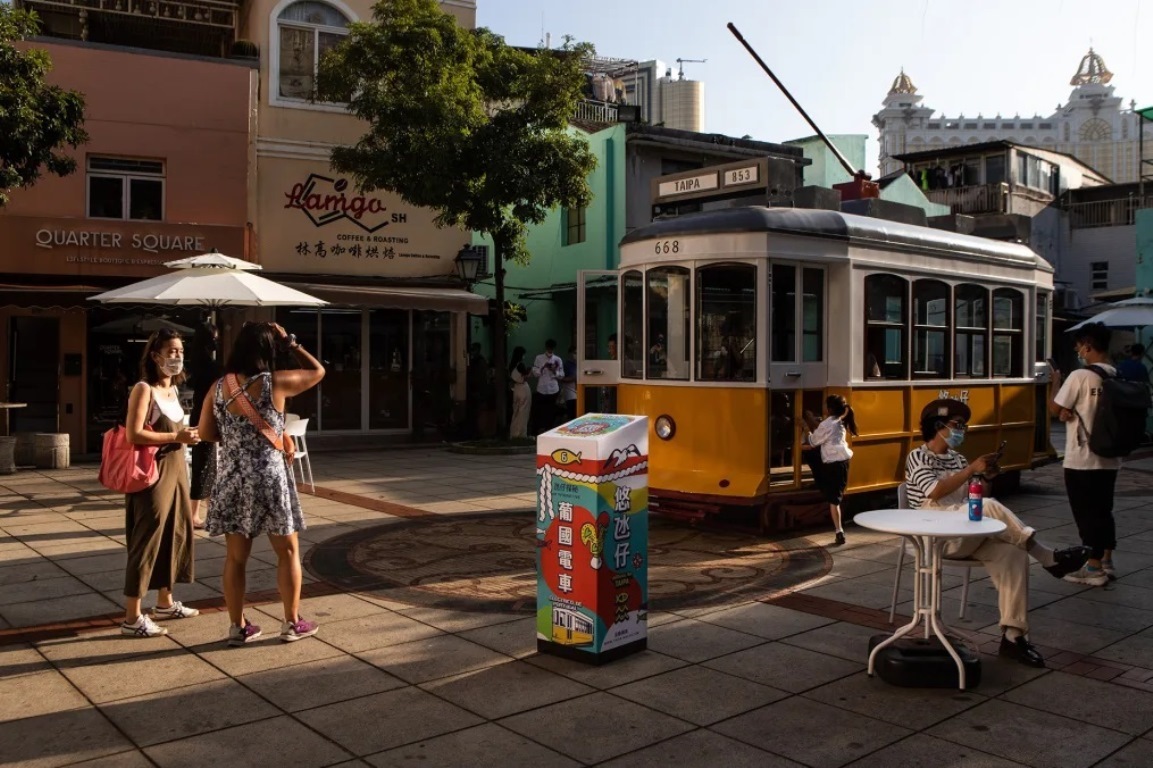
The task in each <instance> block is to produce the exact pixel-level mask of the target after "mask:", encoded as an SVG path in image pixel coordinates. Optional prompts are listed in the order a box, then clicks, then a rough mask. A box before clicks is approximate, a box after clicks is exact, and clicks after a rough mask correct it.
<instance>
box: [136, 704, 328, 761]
mask: <svg viewBox="0 0 1153 768" xmlns="http://www.w3.org/2000/svg"><path fill="white" fill-rule="evenodd" d="M144 752H145V754H147V755H148V757H149V758H151V759H152V760H153V761H155V762H156V764H157V765H162V766H164V768H204V767H205V766H213V765H216V766H223V765H269V766H272V765H283V764H284V762H285V756H286V755H290V756H291V758H292V759H291V763H292V766H293V768H321V767H322V766H328V765H332V764H333V763H337V762H340V761H341V760H342V759H344V758H348V757H350V755H349V753H348V752H347V751H345V750H343V749H341V748H340V747H338V746H337V745H335V744H333V743H332V742H331V741H329V740H328V739H326V738H324V737H323V736H320V735H318V734H317V733H316V732H314V731H312V730H310V729H309V728H307V727H305V726H304V725H301V724H300V723H298V722H297V721H296V720H294V719H292V718H291V717H288V716H284V717H277V718H273V719H271V720H260V721H258V722H255V723H248V724H247V725H239V726H236V727H234V728H225V729H223V730H219V731H211V732H209V733H203V734H200V735H199V736H192V737H191V738H187V739H181V740H179V741H170V742H167V743H165V744H160V745H158V746H155V747H148V748H146V749H145V750H144Z"/></svg>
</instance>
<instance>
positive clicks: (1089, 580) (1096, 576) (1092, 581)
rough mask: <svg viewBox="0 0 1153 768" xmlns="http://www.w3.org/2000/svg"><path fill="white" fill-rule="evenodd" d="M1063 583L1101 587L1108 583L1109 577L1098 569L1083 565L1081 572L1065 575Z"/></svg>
mask: <svg viewBox="0 0 1153 768" xmlns="http://www.w3.org/2000/svg"><path fill="white" fill-rule="evenodd" d="M1065 581H1069V582H1072V583H1074V584H1087V585H1089V586H1090V587H1103V586H1105V585H1106V584H1108V583H1109V577H1108V576H1107V575H1106V574H1105V571H1103V570H1101V569H1100V568H1090V567H1089V566H1088V565H1083V566H1081V570H1079V571H1073V573H1069V574H1066V575H1065Z"/></svg>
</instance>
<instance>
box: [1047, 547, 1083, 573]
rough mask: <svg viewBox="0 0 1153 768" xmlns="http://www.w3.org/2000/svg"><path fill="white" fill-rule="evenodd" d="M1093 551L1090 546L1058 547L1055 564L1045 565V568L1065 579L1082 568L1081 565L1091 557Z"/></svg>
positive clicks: (1055, 553)
mask: <svg viewBox="0 0 1153 768" xmlns="http://www.w3.org/2000/svg"><path fill="white" fill-rule="evenodd" d="M1090 554H1091V551H1090V549H1089V548H1088V547H1068V548H1067V549H1058V550H1057V551H1056V552H1054V553H1053V559H1054V560H1056V561H1057V562H1055V563H1054V564H1053V565H1047V566H1045V570H1046V571H1048V572H1049V573H1051V574H1053V575H1054V576H1056V577H1057V578H1058V579H1063V578H1065V576H1067V575H1068V574H1070V573H1073V572H1074V571H1079V570H1081V566H1083V565H1084V564H1085V561H1086V560H1088V559H1089V555H1090Z"/></svg>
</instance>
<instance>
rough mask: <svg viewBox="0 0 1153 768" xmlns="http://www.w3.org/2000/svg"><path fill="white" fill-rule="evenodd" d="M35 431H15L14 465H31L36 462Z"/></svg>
mask: <svg viewBox="0 0 1153 768" xmlns="http://www.w3.org/2000/svg"><path fill="white" fill-rule="evenodd" d="M35 438H36V433H35V432H17V433H16V466H18V467H31V466H33V465H34V464H35V463H36V440H35Z"/></svg>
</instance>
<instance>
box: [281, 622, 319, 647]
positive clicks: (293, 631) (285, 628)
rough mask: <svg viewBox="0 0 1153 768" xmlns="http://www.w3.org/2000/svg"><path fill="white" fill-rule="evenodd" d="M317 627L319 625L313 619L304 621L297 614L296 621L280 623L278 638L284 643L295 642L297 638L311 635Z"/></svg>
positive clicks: (301, 638) (300, 638)
mask: <svg viewBox="0 0 1153 768" xmlns="http://www.w3.org/2000/svg"><path fill="white" fill-rule="evenodd" d="M318 629H320V625H319V624H317V623H316V622H315V621H306V620H305V619H302V618H300V617H299V616H297V617H296V621H286V622H284V623H283V624H281V625H280V639H281V640H283V641H284V642H286V643H295V642H296V641H297V640H303V639H304V638H306V637H312V636H313V635H315V634H316V630H318Z"/></svg>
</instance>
